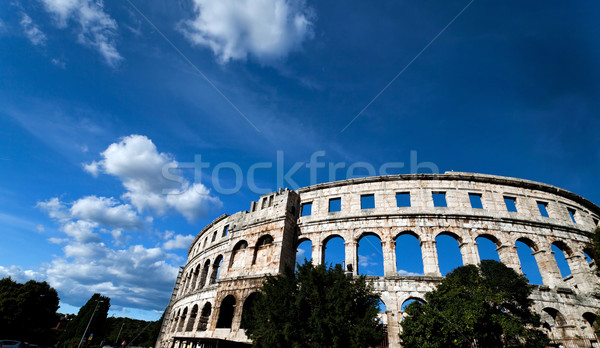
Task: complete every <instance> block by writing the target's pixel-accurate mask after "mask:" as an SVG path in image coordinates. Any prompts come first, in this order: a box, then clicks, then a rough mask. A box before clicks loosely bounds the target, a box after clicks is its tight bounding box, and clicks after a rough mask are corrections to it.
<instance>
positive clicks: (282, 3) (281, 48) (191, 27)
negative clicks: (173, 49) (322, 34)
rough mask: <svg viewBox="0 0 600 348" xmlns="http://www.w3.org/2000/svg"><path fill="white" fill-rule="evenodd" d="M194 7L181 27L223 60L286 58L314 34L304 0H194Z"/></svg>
mask: <svg viewBox="0 0 600 348" xmlns="http://www.w3.org/2000/svg"><path fill="white" fill-rule="evenodd" d="M194 10H195V15H196V16H195V18H194V19H193V20H186V21H182V22H181V23H180V24H179V26H178V29H179V30H180V31H181V32H182V33H183V34H184V36H185V37H186V38H187V39H188V40H189V41H190V42H191V43H192V44H195V45H199V46H204V47H208V48H210V49H211V50H212V51H213V52H214V54H215V55H217V57H218V58H219V60H220V61H221V62H223V63H224V62H227V61H229V60H231V59H246V57H247V56H248V55H252V56H255V57H256V58H258V59H259V60H262V61H265V60H267V61H268V60H271V59H274V58H279V57H283V56H285V55H287V54H288V53H289V52H290V51H293V50H295V49H298V48H299V47H300V45H301V44H302V42H303V41H304V40H305V39H306V38H308V37H310V36H312V26H313V17H314V15H313V11H312V9H310V8H309V7H308V6H307V5H306V4H305V2H304V1H303V0H219V1H212V0H194Z"/></svg>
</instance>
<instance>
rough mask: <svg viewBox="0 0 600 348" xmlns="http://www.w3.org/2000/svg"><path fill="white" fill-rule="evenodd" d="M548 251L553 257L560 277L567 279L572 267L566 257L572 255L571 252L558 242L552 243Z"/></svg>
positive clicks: (563, 243)
mask: <svg viewBox="0 0 600 348" xmlns="http://www.w3.org/2000/svg"><path fill="white" fill-rule="evenodd" d="M550 250H551V251H552V254H553V256H554V261H555V262H556V265H557V266H558V269H559V270H560V274H561V276H562V277H563V278H564V277H567V276H569V275H571V274H572V270H573V265H572V264H571V262H570V261H569V259H568V258H567V257H569V256H572V255H573V250H571V248H569V246H568V245H567V244H566V243H565V242H563V241H560V240H557V241H554V242H553V243H552V244H551V245H550Z"/></svg>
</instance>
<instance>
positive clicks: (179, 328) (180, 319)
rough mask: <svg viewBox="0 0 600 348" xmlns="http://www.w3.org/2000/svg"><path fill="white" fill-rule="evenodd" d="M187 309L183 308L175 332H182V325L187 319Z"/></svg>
mask: <svg viewBox="0 0 600 348" xmlns="http://www.w3.org/2000/svg"><path fill="white" fill-rule="evenodd" d="M187 312H188V309H187V307H185V308H184V309H183V313H181V317H179V325H178V327H177V331H183V325H184V324H185V319H186V318H187Z"/></svg>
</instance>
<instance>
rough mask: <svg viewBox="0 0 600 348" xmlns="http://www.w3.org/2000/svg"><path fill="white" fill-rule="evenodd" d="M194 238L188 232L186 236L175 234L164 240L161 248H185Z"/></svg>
mask: <svg viewBox="0 0 600 348" xmlns="http://www.w3.org/2000/svg"><path fill="white" fill-rule="evenodd" d="M194 238H195V237H194V236H192V235H191V234H188V235H187V236H184V235H182V234H177V235H175V237H173V239H170V240H168V241H166V242H165V243H164V244H163V248H164V249H165V250H174V249H187V248H189V247H190V245H191V244H192V241H194Z"/></svg>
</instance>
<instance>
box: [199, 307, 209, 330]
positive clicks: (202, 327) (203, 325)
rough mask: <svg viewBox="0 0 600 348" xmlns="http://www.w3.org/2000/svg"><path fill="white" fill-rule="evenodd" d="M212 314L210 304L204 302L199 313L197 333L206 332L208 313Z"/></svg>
mask: <svg viewBox="0 0 600 348" xmlns="http://www.w3.org/2000/svg"><path fill="white" fill-rule="evenodd" d="M211 312H212V304H211V303H210V302H208V301H207V302H206V303H205V304H204V306H203V307H202V311H201V312H200V319H199V320H198V331H206V329H207V328H208V320H209V319H210V313H211Z"/></svg>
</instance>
